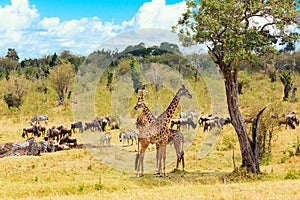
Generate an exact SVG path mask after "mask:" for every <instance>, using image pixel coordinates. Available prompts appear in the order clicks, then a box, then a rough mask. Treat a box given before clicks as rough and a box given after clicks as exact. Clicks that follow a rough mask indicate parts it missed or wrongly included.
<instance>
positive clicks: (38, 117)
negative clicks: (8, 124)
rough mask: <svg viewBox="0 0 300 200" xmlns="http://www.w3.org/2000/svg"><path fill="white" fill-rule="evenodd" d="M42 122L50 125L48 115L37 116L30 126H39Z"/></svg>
mask: <svg viewBox="0 0 300 200" xmlns="http://www.w3.org/2000/svg"><path fill="white" fill-rule="evenodd" d="M40 121H45V124H48V115H37V116H35V117H33V118H32V119H31V120H30V124H31V125H34V123H35V124H39V123H40Z"/></svg>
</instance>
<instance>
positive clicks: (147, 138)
mask: <svg viewBox="0 0 300 200" xmlns="http://www.w3.org/2000/svg"><path fill="white" fill-rule="evenodd" d="M182 96H186V97H188V98H192V95H191V94H190V93H189V91H188V90H187V89H186V88H185V87H184V85H183V86H182V87H181V88H180V89H179V90H178V92H177V93H176V95H175V97H174V98H173V100H172V101H171V103H170V105H169V106H168V107H167V109H166V110H165V111H164V112H163V113H162V114H161V115H160V116H158V117H157V118H156V119H155V120H154V122H153V123H151V124H149V125H147V126H139V137H138V141H139V143H138V144H139V146H141V149H140V150H139V155H140V156H139V159H138V166H137V176H138V177H139V176H140V168H141V175H143V174H144V166H143V161H144V156H145V151H146V149H147V147H148V146H149V144H150V143H151V144H157V143H158V144H159V147H160V148H159V151H158V163H159V167H158V168H159V172H158V173H159V175H160V176H162V170H163V172H164V175H165V176H167V174H166V145H167V144H168V139H169V136H170V135H171V132H170V130H169V128H168V124H169V123H170V120H171V118H172V116H173V114H174V112H175V110H176V108H177V107H178V104H179V100H180V98H181V97H182ZM146 112H147V111H146ZM162 162H163V167H162Z"/></svg>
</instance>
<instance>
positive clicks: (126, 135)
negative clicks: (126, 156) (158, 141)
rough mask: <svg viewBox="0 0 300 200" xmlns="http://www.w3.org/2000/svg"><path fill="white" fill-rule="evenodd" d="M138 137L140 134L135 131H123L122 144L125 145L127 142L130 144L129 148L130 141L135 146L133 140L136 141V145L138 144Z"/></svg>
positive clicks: (120, 136) (121, 134)
mask: <svg viewBox="0 0 300 200" xmlns="http://www.w3.org/2000/svg"><path fill="white" fill-rule="evenodd" d="M137 137H138V134H137V133H136V132H135V131H134V130H129V131H122V132H121V133H120V134H119V139H120V142H123V144H124V141H125V140H127V144H128V145H127V146H129V141H130V140H131V146H132V145H133V140H135V143H137Z"/></svg>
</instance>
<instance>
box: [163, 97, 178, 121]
mask: <svg viewBox="0 0 300 200" xmlns="http://www.w3.org/2000/svg"><path fill="white" fill-rule="evenodd" d="M179 100H180V96H178V95H177V94H176V95H175V97H174V98H173V100H172V101H171V103H170V105H169V106H168V108H167V109H166V110H165V111H164V112H163V113H162V114H161V115H160V117H161V118H164V122H165V124H169V123H170V121H171V118H172V117H173V114H174V113H175V110H176V108H177V106H178V103H179Z"/></svg>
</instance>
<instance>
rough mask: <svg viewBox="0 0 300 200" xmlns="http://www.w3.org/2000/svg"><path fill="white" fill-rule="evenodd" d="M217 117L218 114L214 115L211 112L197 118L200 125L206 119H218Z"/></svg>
mask: <svg viewBox="0 0 300 200" xmlns="http://www.w3.org/2000/svg"><path fill="white" fill-rule="evenodd" d="M218 118H219V117H218V116H215V115H212V114H207V115H203V116H201V117H200V118H199V120H198V123H199V125H200V126H202V125H204V123H205V122H206V121H209V120H214V119H218Z"/></svg>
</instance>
